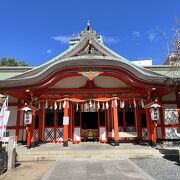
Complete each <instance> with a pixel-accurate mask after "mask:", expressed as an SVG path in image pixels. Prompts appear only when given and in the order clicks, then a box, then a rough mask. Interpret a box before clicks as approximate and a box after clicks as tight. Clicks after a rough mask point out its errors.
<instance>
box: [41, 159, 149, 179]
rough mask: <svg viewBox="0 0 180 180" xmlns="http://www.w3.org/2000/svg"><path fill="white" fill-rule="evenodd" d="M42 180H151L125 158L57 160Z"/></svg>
mask: <svg viewBox="0 0 180 180" xmlns="http://www.w3.org/2000/svg"><path fill="white" fill-rule="evenodd" d="M41 179H42V180H88V179H91V180H92V179H94V180H101V179H102V180H106V179H107V180H121V179H122V180H124V179H125V180H131V179H132V180H135V179H136V180H145V179H146V180H152V179H153V178H151V177H150V176H149V175H148V174H146V173H145V172H144V171H143V170H142V169H140V168H139V167H138V166H136V165H135V164H134V163H132V162H131V161H130V160H128V159H127V158H122V159H118V160H95V159H88V160H87V159H86V160H58V161H56V163H55V164H54V166H53V167H52V168H51V169H50V170H49V171H48V172H47V173H46V174H45V175H44V176H43V177H42V178H41Z"/></svg>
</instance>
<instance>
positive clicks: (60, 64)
mask: <svg viewBox="0 0 180 180" xmlns="http://www.w3.org/2000/svg"><path fill="white" fill-rule="evenodd" d="M101 65H103V66H111V67H118V68H123V69H125V70H127V71H129V72H131V73H132V74H134V75H135V76H137V77H138V78H140V79H142V80H144V81H157V82H162V79H164V77H165V76H164V75H160V74H158V73H155V72H153V71H151V70H148V69H145V68H143V67H140V66H137V65H134V64H132V63H131V62H130V61H128V60H127V59H125V58H123V57H122V56H120V55H118V54H117V53H115V52H114V51H112V50H111V49H109V48H108V47H106V46H105V45H104V44H102V43H100V42H99V41H98V39H97V35H96V32H95V31H93V30H92V29H89V30H85V31H82V32H81V34H80V41H79V42H78V43H77V44H75V45H74V46H73V47H71V48H69V49H67V50H66V51H65V52H63V53H62V54H60V55H58V56H56V57H55V58H53V59H52V60H50V61H48V62H47V63H44V64H42V65H40V66H38V67H36V68H34V69H32V70H29V71H27V72H25V73H22V74H20V75H17V76H14V77H12V78H9V79H6V80H3V81H2V82H3V83H0V87H5V86H6V87H10V86H11V85H13V86H18V83H19V85H21V86H22V85H28V84H35V83H38V82H40V81H41V80H43V79H45V78H46V77H47V76H49V75H50V74H52V73H53V71H57V70H58V68H66V67H71V66H72V67H73V66H79V67H80V66H82V67H83V66H101ZM154 77H157V78H156V79H155V78H154ZM27 80H28V81H27ZM0 82H1V81H0Z"/></svg>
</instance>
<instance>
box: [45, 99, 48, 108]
mask: <svg viewBox="0 0 180 180" xmlns="http://www.w3.org/2000/svg"><path fill="white" fill-rule="evenodd" d="M45 108H46V109H47V108H48V101H47V100H46V104H45Z"/></svg>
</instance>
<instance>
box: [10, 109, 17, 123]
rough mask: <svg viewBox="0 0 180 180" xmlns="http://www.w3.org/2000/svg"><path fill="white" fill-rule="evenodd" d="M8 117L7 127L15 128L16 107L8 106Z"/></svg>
mask: <svg viewBox="0 0 180 180" xmlns="http://www.w3.org/2000/svg"><path fill="white" fill-rule="evenodd" d="M9 110H10V116H9V120H8V126H16V119H17V106H9Z"/></svg>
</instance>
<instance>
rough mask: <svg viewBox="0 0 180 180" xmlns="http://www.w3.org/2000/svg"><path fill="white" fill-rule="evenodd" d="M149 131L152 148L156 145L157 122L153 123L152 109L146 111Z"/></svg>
mask: <svg viewBox="0 0 180 180" xmlns="http://www.w3.org/2000/svg"><path fill="white" fill-rule="evenodd" d="M146 119H147V129H148V140H149V142H150V143H151V145H152V146H154V145H155V144H156V125H157V124H156V122H152V120H151V115H150V109H149V108H147V109H146Z"/></svg>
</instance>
